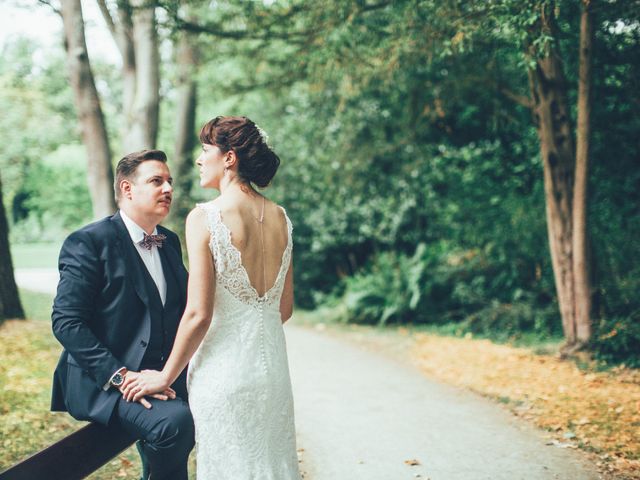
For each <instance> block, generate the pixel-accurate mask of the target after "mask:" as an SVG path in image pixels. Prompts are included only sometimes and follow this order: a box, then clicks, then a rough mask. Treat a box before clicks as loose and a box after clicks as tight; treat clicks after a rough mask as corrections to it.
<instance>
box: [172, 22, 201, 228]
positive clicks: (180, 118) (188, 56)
mask: <svg viewBox="0 0 640 480" xmlns="http://www.w3.org/2000/svg"><path fill="white" fill-rule="evenodd" d="M197 58H198V54H197V48H196V45H195V38H194V35H193V34H192V33H189V32H187V31H184V32H178V40H177V43H176V64H177V67H178V82H177V89H178V105H177V107H178V108H177V118H176V140H175V142H176V143H175V150H174V165H175V168H174V169H173V176H174V178H175V184H174V185H175V189H174V195H173V207H172V209H171V219H172V220H173V222H174V223H175V224H176V228H177V229H178V230H180V231H182V229H183V228H184V219H185V218H186V216H187V212H188V210H189V208H190V207H191V200H190V198H189V192H190V191H191V184H192V175H191V173H192V171H193V147H194V146H195V142H196V137H195V116H196V99H197V86H196V81H195V74H196V69H197Z"/></svg>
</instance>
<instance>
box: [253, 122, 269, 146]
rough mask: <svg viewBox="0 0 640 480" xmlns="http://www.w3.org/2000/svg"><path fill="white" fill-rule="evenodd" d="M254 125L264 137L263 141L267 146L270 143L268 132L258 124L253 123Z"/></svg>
mask: <svg viewBox="0 0 640 480" xmlns="http://www.w3.org/2000/svg"><path fill="white" fill-rule="evenodd" d="M253 124H254V125H255V126H256V130H258V133H259V134H260V136H261V137H262V141H263V142H264V143H265V145H267V144H268V143H269V135H267V132H265V131H264V130H263V129H262V128H260V127H259V126H258V124H257V123H256V122H253Z"/></svg>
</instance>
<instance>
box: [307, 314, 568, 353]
mask: <svg viewBox="0 0 640 480" xmlns="http://www.w3.org/2000/svg"><path fill="white" fill-rule="evenodd" d="M333 308H335V307H333ZM336 318H337V316H336V315H335V314H334V312H333V311H332V307H321V308H319V309H317V310H313V311H311V310H296V313H295V322H296V323H297V324H300V325H306V326H316V325H318V324H322V323H324V324H326V325H331V326H332V328H337V329H338V330H340V329H344V330H351V329H353V328H354V327H355V328H359V329H361V330H362V328H366V329H367V330H370V331H372V332H376V333H377V334H384V333H385V332H386V333H388V334H394V333H396V332H397V331H398V330H400V329H402V330H406V331H408V332H409V333H411V334H413V333H426V334H431V335H439V336H443V337H457V338H475V339H487V340H491V341H492V342H494V343H498V344H507V345H511V346H514V347H525V348H530V349H532V350H533V351H534V353H536V354H540V355H543V354H553V353H555V352H557V350H558V347H559V345H560V344H561V343H562V342H563V338H562V337H561V336H549V335H542V334H539V333H534V332H523V333H520V334H519V335H518V336H517V337H514V336H511V337H509V336H505V335H503V334H502V333H501V332H495V333H494V334H484V335H480V334H476V333H473V334H472V333H471V332H468V331H466V330H465V329H464V328H463V325H462V324H460V323H456V322H450V323H445V324H440V325H432V324H402V325H398V324H388V325H386V326H383V327H378V326H375V325H360V326H358V325H355V324H351V323H345V322H342V321H339V320H335V319H336Z"/></svg>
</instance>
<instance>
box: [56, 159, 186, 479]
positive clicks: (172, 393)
mask: <svg viewBox="0 0 640 480" xmlns="http://www.w3.org/2000/svg"><path fill="white" fill-rule="evenodd" d="M166 161H167V157H166V155H165V153H164V152H162V151H160V150H144V151H141V152H135V153H131V154H129V155H127V156H126V157H124V158H123V159H122V160H120V162H119V163H118V166H117V168H116V180H115V193H116V199H117V201H118V206H119V208H120V210H119V212H117V213H116V214H115V215H113V216H112V217H107V218H104V219H102V220H100V221H98V222H95V223H92V224H90V225H87V226H85V227H83V228H81V229H80V230H78V231H76V232H74V233H72V234H71V235H70V236H69V237H68V238H67V239H66V240H65V242H64V244H63V246H62V250H61V251H60V259H59V269H60V283H59V284H58V292H57V295H56V298H55V300H54V304H53V313H52V321H53V332H54V334H55V336H56V338H57V339H58V340H59V341H60V343H61V344H62V345H63V347H64V350H63V352H62V356H61V357H60V360H59V362H58V366H57V367H56V371H55V373H54V381H53V394H52V400H51V409H52V410H54V411H67V412H69V413H70V414H71V415H72V416H73V417H75V418H77V419H78V420H90V421H94V422H98V423H102V424H104V425H110V424H118V425H120V426H121V427H122V428H123V429H124V430H125V431H127V432H128V433H129V434H131V435H132V436H134V437H136V438H138V439H139V440H140V441H139V442H138V450H139V451H140V455H141V456H142V460H143V466H144V478H145V480H146V479H148V478H151V479H153V480H159V479H179V480H182V479H184V480H187V458H188V456H189V452H190V451H191V449H192V448H193V445H194V430H193V419H192V417H191V412H190V411H189V406H188V404H187V390H186V370H185V371H183V372H182V374H181V375H180V377H178V379H177V380H176V382H175V383H174V384H173V385H172V386H171V388H169V389H168V390H166V391H165V392H163V394H157V395H154V396H152V397H151V396H150V397H146V398H144V397H143V398H142V399H141V400H140V401H139V402H127V401H126V400H124V399H123V397H122V394H121V392H120V386H121V385H122V383H123V382H124V379H125V378H127V377H135V376H136V375H138V372H139V371H141V370H143V369H155V370H161V369H162V367H163V366H164V363H165V362H166V360H167V357H168V356H169V353H170V352H171V347H172V346H173V342H174V339H175V336H176V332H177V329H178V323H179V322H180V318H181V316H182V312H183V310H184V307H185V303H186V289H187V271H186V270H185V268H184V265H183V263H182V256H181V248H180V241H179V240H178V237H177V235H176V234H175V233H173V232H171V231H170V230H167V229H166V228H163V227H161V226H159V225H158V224H159V223H160V222H161V221H162V220H163V219H164V218H165V217H166V216H167V214H168V213H169V208H170V206H171V195H172V192H173V189H172V186H171V182H172V179H171V176H170V173H169V168H168V167H167V165H166ZM149 475H150V476H149Z"/></svg>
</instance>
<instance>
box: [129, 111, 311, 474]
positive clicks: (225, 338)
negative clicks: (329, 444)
mask: <svg viewBox="0 0 640 480" xmlns="http://www.w3.org/2000/svg"><path fill="white" fill-rule="evenodd" d="M200 141H201V143H202V153H201V154H200V156H199V157H198V159H197V161H196V164H197V165H198V167H199V169H200V185H201V186H202V187H205V188H215V189H217V190H219V191H220V196H219V197H218V198H216V199H215V200H213V201H210V202H207V203H203V204H198V205H197V206H196V208H194V209H193V210H192V211H191V213H189V215H188V217H187V222H186V238H187V251H188V254H189V267H190V274H189V287H188V300H187V306H186V309H185V312H184V315H183V316H182V320H181V322H180V327H179V329H178V333H177V336H176V340H175V343H174V345H173V348H172V352H171V355H170V357H169V359H168V360H167V363H166V365H165V367H164V369H163V370H162V371H161V372H158V371H155V370H144V371H143V372H141V375H140V376H138V377H136V379H135V380H130V381H129V382H128V383H125V386H124V389H123V392H124V395H125V398H126V399H127V400H134V401H137V400H138V399H139V398H141V397H143V396H146V395H150V394H153V393H155V392H162V391H164V390H166V389H167V388H168V387H169V385H171V384H172V383H173V381H174V380H175V379H176V377H177V376H178V375H179V373H180V372H181V371H182V370H183V369H184V368H185V366H186V365H187V364H188V363H189V371H188V380H187V386H188V391H189V404H190V408H191V411H192V413H193V418H194V422H195V427H196V459H197V478H198V479H199V480H205V479H215V480H221V479H230V480H243V479H246V480H250V479H251V480H257V479H265V480H267V479H269V480H271V479H272V480H289V479H295V480H298V479H300V474H299V470H298V459H297V455H296V439H295V428H294V417H293V397H292V393H291V381H290V378H289V367H288V362H287V353H286V344H285V337H284V332H283V328H282V324H283V323H284V322H286V321H287V320H288V319H289V317H290V316H291V313H292V310H293V267H292V264H291V249H292V238H291V231H292V227H291V222H290V221H289V218H288V217H287V215H286V213H285V211H284V209H283V208H282V207H279V206H278V205H276V204H275V203H273V202H271V201H269V200H267V199H266V198H265V197H264V196H263V195H262V194H260V193H259V192H258V191H256V189H255V188H254V185H255V186H257V187H260V188H264V187H266V186H267V185H268V184H269V183H270V181H271V179H272V178H273V176H274V175H275V173H276V170H277V169H278V166H279V164H280V159H279V158H278V156H277V155H276V154H275V153H274V152H273V151H272V150H271V149H270V148H269V146H268V145H267V143H266V138H265V136H264V133H263V132H262V131H261V130H260V129H259V128H258V127H257V126H256V124H255V123H253V122H252V121H251V120H249V119H248V118H246V117H217V118H214V119H213V120H211V121H209V122H208V123H207V124H205V125H204V127H202V130H201V131H200ZM190 360H191V361H190ZM189 361H190V362H189Z"/></svg>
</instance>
